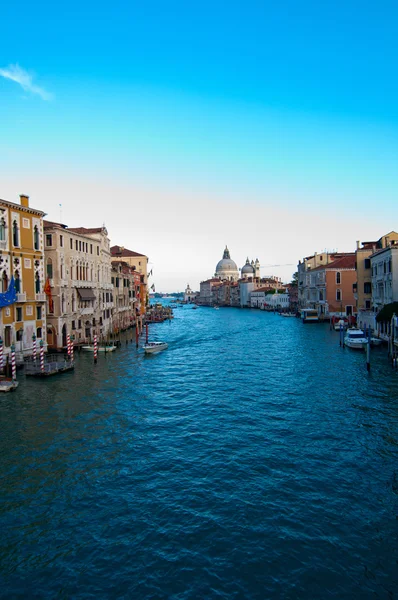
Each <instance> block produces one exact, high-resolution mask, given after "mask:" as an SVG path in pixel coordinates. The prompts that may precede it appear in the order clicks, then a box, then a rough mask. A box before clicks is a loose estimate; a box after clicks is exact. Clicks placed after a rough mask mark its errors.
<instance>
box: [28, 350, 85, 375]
mask: <svg viewBox="0 0 398 600" xmlns="http://www.w3.org/2000/svg"><path fill="white" fill-rule="evenodd" d="M74 368H75V363H74V362H73V361H71V360H69V358H68V357H67V356H66V355H61V354H49V355H47V356H45V357H44V364H41V363H40V359H37V360H35V361H34V360H30V361H27V362H26V363H25V375H27V376H29V377H50V376H51V375H57V374H58V373H67V372H68V371H73V369H74Z"/></svg>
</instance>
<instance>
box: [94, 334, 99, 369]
mask: <svg viewBox="0 0 398 600" xmlns="http://www.w3.org/2000/svg"><path fill="white" fill-rule="evenodd" d="M97 355H98V344H97V336H96V335H95V336H94V364H95V365H96V364H97Z"/></svg>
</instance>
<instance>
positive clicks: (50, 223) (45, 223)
mask: <svg viewBox="0 0 398 600" xmlns="http://www.w3.org/2000/svg"><path fill="white" fill-rule="evenodd" d="M43 227H44V229H49V228H50V227H51V228H54V227H60V228H61V229H66V228H67V227H68V226H67V225H63V223H56V222H55V221H46V220H44V219H43Z"/></svg>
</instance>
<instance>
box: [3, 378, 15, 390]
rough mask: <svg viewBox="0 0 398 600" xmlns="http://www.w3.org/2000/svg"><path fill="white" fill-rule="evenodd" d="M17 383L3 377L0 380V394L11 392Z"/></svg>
mask: <svg viewBox="0 0 398 600" xmlns="http://www.w3.org/2000/svg"><path fill="white" fill-rule="evenodd" d="M18 385H19V383H18V381H16V379H10V378H9V377H3V378H2V379H0V392H12V391H13V390H16V389H17V387H18Z"/></svg>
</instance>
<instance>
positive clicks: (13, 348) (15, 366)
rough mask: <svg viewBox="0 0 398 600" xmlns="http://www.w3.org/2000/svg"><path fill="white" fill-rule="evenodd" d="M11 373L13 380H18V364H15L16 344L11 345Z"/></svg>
mask: <svg viewBox="0 0 398 600" xmlns="http://www.w3.org/2000/svg"><path fill="white" fill-rule="evenodd" d="M11 372H12V378H13V379H16V378H17V364H16V362H15V346H14V344H11Z"/></svg>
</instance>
